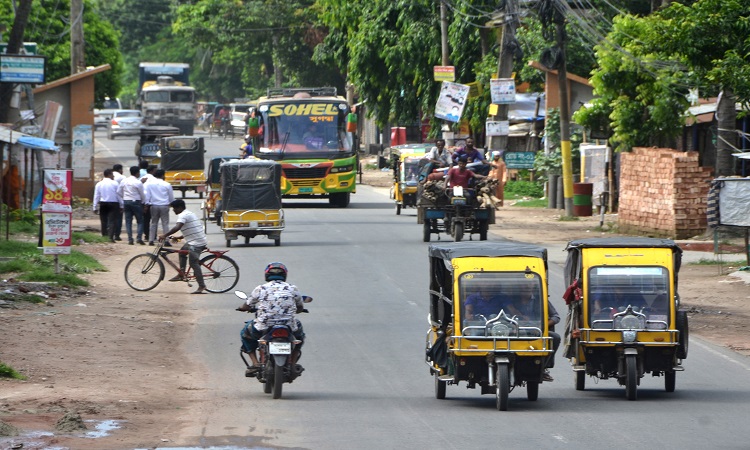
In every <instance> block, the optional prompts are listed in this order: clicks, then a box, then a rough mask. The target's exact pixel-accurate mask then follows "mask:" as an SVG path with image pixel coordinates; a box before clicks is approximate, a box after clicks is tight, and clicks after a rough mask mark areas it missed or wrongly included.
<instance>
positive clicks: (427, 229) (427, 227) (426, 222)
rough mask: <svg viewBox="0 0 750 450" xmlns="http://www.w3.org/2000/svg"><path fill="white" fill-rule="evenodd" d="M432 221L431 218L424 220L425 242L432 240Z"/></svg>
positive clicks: (423, 238)
mask: <svg viewBox="0 0 750 450" xmlns="http://www.w3.org/2000/svg"><path fill="white" fill-rule="evenodd" d="M430 222H431V221H430V219H425V220H424V228H423V230H422V232H423V235H422V241H423V242H430V232H431V231H432V230H431V228H432V225H431V223H430Z"/></svg>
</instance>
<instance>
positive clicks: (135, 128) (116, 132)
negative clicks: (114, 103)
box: [107, 109, 143, 139]
mask: <svg viewBox="0 0 750 450" xmlns="http://www.w3.org/2000/svg"><path fill="white" fill-rule="evenodd" d="M141 126H143V116H142V115H141V112H140V111H138V110H137V109H120V110H117V111H115V112H113V113H112V119H110V120H109V122H107V139H114V138H115V136H138V135H140V133H141Z"/></svg>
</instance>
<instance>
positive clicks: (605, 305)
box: [593, 283, 647, 318]
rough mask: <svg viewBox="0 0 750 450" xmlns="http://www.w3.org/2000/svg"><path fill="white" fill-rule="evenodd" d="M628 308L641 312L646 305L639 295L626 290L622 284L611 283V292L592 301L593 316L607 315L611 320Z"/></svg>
mask: <svg viewBox="0 0 750 450" xmlns="http://www.w3.org/2000/svg"><path fill="white" fill-rule="evenodd" d="M628 306H632V307H633V309H635V310H636V311H638V312H642V311H643V308H645V307H646V306H647V303H646V300H645V299H644V298H643V295H641V294H640V293H638V292H634V291H631V290H629V289H627V288H626V287H625V285H624V284H622V283H612V289H611V290H609V291H608V292H606V293H603V294H601V295H600V296H599V297H597V298H595V299H594V305H593V308H594V309H593V313H594V315H595V316H601V315H602V314H607V313H608V314H609V318H611V317H612V316H613V315H614V314H615V313H617V312H622V311H625V309H626V308H627V307H628Z"/></svg>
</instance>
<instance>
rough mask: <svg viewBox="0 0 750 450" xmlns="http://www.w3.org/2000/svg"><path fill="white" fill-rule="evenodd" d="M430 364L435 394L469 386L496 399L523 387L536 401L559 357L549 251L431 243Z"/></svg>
mask: <svg viewBox="0 0 750 450" xmlns="http://www.w3.org/2000/svg"><path fill="white" fill-rule="evenodd" d="M429 257H430V314H429V323H430V328H429V330H428V331H427V339H426V360H427V364H428V365H429V367H430V373H431V374H432V375H433V377H434V379H435V396H436V397H437V398H438V399H443V398H445V394H446V386H447V385H448V384H451V385H453V384H458V383H459V382H461V381H465V382H466V383H467V387H469V388H471V389H475V388H476V387H477V386H479V387H480V388H481V391H482V394H495V398H496V406H497V409H498V410H501V411H506V410H507V409H508V394H509V393H510V391H512V390H513V389H514V388H515V387H522V386H526V394H527V398H528V399H529V400H531V401H535V400H537V398H538V395H539V385H540V384H541V383H542V381H543V376H544V371H545V366H546V365H547V363H549V362H550V361H549V358H552V357H554V353H553V350H552V349H553V342H552V338H551V337H550V334H549V331H550V330H549V328H548V326H549V325H548V314H549V312H548V309H547V305H548V302H547V250H546V249H545V248H543V247H539V246H536V245H532V244H523V243H516V242H481V243H480V242H476V243H473V242H465V243H447V244H433V245H430V247H429Z"/></svg>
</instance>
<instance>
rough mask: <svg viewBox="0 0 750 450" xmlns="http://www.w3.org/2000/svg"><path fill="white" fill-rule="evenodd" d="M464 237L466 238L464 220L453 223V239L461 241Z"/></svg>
mask: <svg viewBox="0 0 750 450" xmlns="http://www.w3.org/2000/svg"><path fill="white" fill-rule="evenodd" d="M463 238H464V224H463V222H456V223H455V224H454V225H453V241H454V242H461V239H463Z"/></svg>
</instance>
